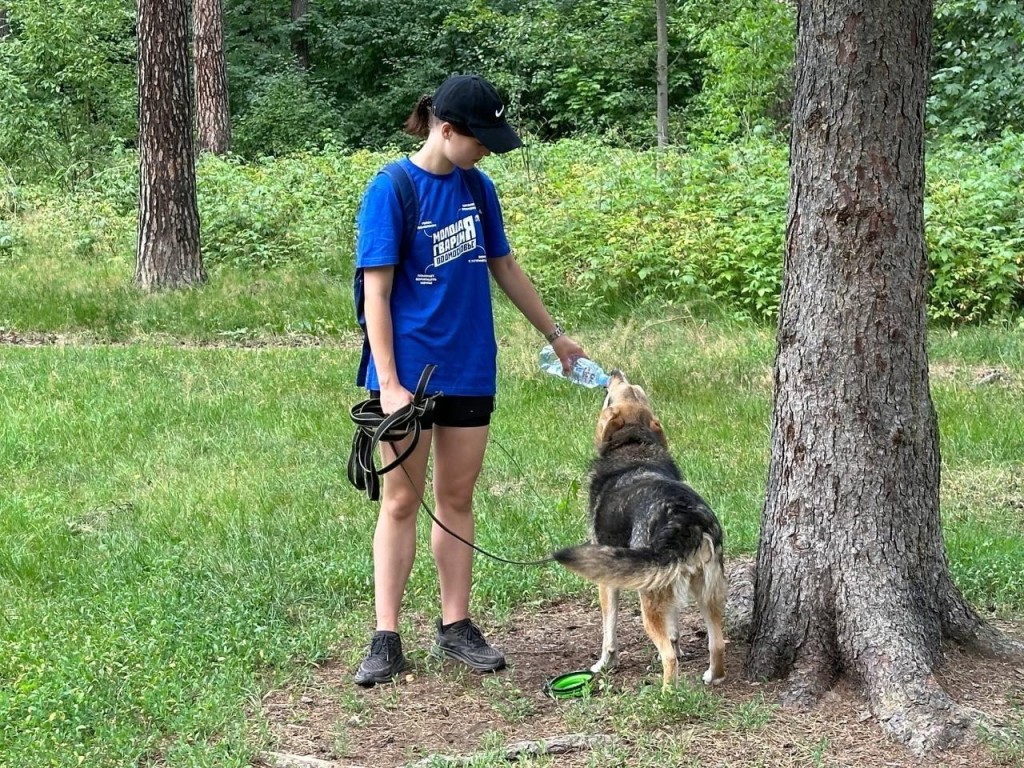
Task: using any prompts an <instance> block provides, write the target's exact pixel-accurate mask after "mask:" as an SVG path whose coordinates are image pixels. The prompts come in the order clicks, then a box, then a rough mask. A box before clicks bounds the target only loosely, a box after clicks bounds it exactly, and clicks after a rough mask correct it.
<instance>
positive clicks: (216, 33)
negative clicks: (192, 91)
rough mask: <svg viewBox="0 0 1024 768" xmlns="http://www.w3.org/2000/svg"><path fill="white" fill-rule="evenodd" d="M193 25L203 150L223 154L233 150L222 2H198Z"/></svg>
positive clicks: (201, 146) (197, 108)
mask: <svg viewBox="0 0 1024 768" xmlns="http://www.w3.org/2000/svg"><path fill="white" fill-rule="evenodd" d="M192 24H193V29H194V37H195V42H194V46H195V73H196V77H195V80H196V115H197V120H196V127H197V133H198V139H199V151H200V152H212V153H213V154H215V155H223V154H224V153H226V152H228V151H229V150H230V149H231V111H230V109H229V106H228V103H229V102H228V71H227V62H226V59H225V56H224V6H223V3H222V2H221V0H194V3H193V6H192Z"/></svg>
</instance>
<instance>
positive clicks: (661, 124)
mask: <svg viewBox="0 0 1024 768" xmlns="http://www.w3.org/2000/svg"><path fill="white" fill-rule="evenodd" d="M654 5H655V19H656V22H655V23H656V25H657V27H658V31H657V37H658V53H657V89H656V90H657V101H658V117H657V122H658V149H665V147H667V146H668V9H667V7H666V5H667V3H666V0H655V2H654Z"/></svg>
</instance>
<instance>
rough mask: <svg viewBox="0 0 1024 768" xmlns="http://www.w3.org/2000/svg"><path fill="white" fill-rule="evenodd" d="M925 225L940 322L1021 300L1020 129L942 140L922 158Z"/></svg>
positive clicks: (980, 316) (972, 317)
mask: <svg viewBox="0 0 1024 768" xmlns="http://www.w3.org/2000/svg"><path fill="white" fill-rule="evenodd" d="M925 232H926V235H927V238H928V253H929V261H930V264H931V272H932V278H933V283H932V286H931V291H930V302H929V304H930V306H929V309H930V312H931V317H932V319H934V320H938V321H942V322H973V321H978V320H990V319H993V318H999V317H1006V316H1008V315H1010V314H1011V313H1014V312H1018V311H1020V309H1021V308H1022V307H1024V283H1022V276H1024V136H1013V135H1007V136H1006V137H1004V138H1003V139H1002V141H1000V142H998V143H996V144H993V145H991V146H988V147H978V146H976V145H970V144H960V143H958V142H954V141H946V142H943V143H941V144H939V146H938V147H936V151H935V152H933V153H932V156H931V160H930V162H929V165H928V190H927V194H926V200H925Z"/></svg>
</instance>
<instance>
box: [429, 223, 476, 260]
mask: <svg viewBox="0 0 1024 768" xmlns="http://www.w3.org/2000/svg"><path fill="white" fill-rule="evenodd" d="M431 239H432V240H433V246H434V256H433V262H434V267H435V268H436V267H440V266H441V265H442V264H447V263H448V262H449V261H452V260H454V259H457V258H459V256H461V255H462V254H464V253H467V252H469V251H474V250H476V247H477V242H476V224H474V223H473V216H464V217H463V218H461V219H459V220H458V221H456V222H455V223H454V224H450V225H449V226H447V227H445V228H444V229H441V230H438V231H437V232H434V233H433V234H432V235H431Z"/></svg>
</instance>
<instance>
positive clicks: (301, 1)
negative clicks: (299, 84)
mask: <svg viewBox="0 0 1024 768" xmlns="http://www.w3.org/2000/svg"><path fill="white" fill-rule="evenodd" d="M308 13H309V0H292V12H291V20H292V26H293V27H294V30H293V32H292V55H294V56H295V61H296V63H297V64H298V65H299V68H300V69H302V70H305V71H308V70H309V38H307V37H306V29H305V25H304V22H305V18H306V15H307V14H308Z"/></svg>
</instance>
